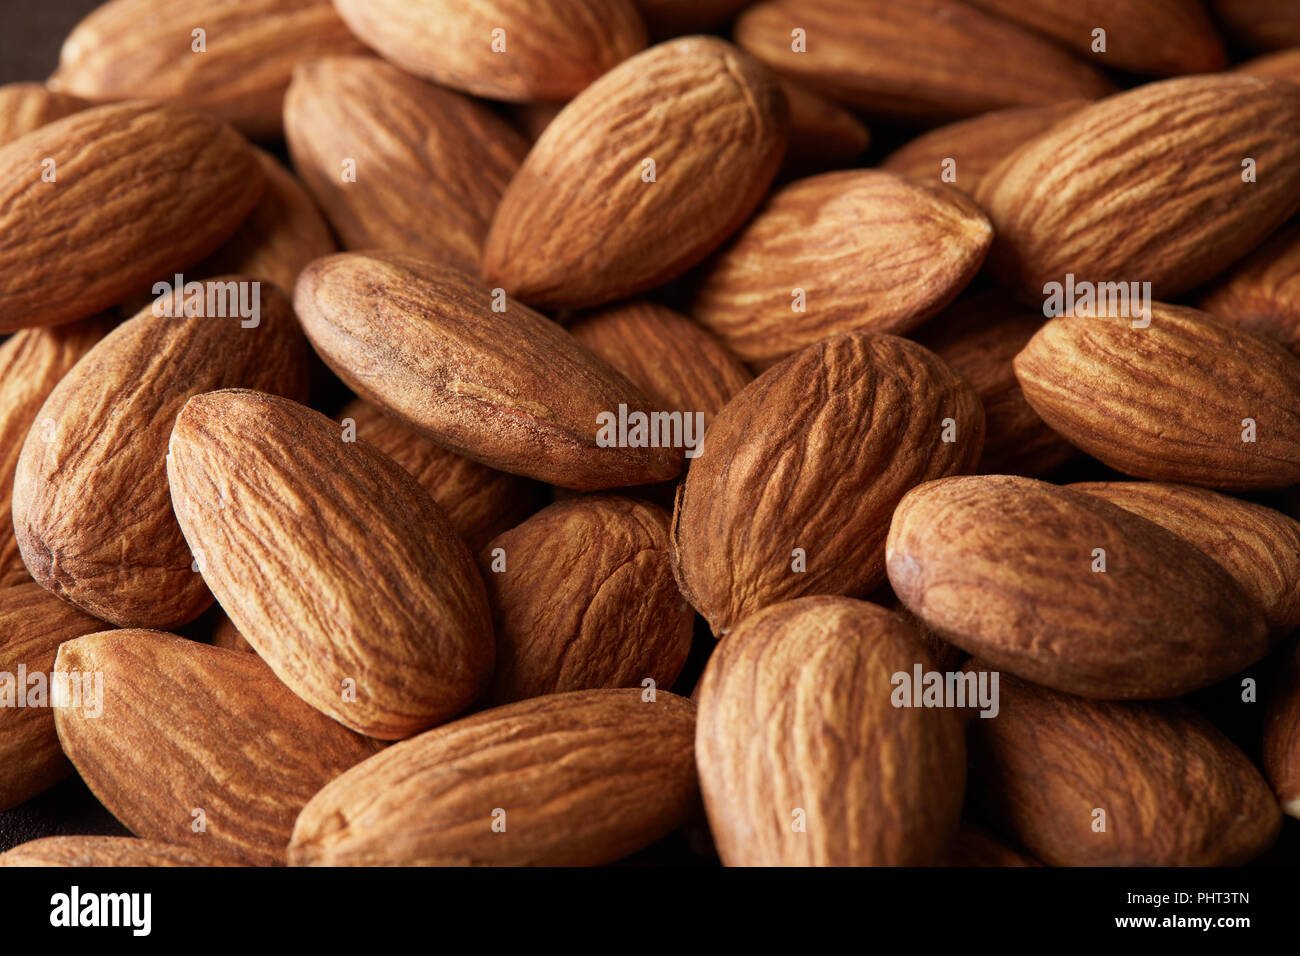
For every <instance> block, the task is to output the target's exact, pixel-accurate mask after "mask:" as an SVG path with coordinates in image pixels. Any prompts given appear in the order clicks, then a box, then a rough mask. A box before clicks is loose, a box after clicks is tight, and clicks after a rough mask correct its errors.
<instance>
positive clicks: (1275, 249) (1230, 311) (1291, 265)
mask: <svg viewBox="0 0 1300 956" xmlns="http://www.w3.org/2000/svg"><path fill="white" fill-rule="evenodd" d="M1197 305H1198V306H1199V307H1200V308H1202V309H1204V310H1205V311H1206V312H1209V313H1212V314H1213V315H1214V317H1215V318H1216V319H1219V320H1220V321H1223V322H1227V323H1230V324H1232V325H1236V326H1240V327H1241V328H1243V329H1246V330H1248V331H1250V332H1255V333H1256V334H1258V335H1262V336H1264V337H1266V338H1270V339H1273V340H1274V341H1277V342H1280V343H1282V344H1283V345H1285V346H1286V347H1287V348H1288V349H1290V350H1291V351H1292V352H1293V353H1296V354H1300V226H1289V227H1287V228H1286V229H1281V230H1279V231H1278V232H1277V233H1275V234H1274V235H1273V237H1272V238H1270V239H1269V240H1268V242H1266V243H1264V244H1263V245H1262V246H1260V247H1259V248H1258V249H1256V250H1255V251H1254V252H1252V253H1251V254H1250V255H1248V256H1247V257H1246V258H1245V259H1243V260H1241V262H1239V263H1238V264H1237V265H1236V266H1235V267H1233V268H1232V269H1231V270H1229V271H1228V272H1227V273H1226V274H1225V275H1224V276H1223V277H1222V279H1221V280H1220V281H1219V282H1218V283H1216V284H1215V285H1214V286H1213V287H1212V288H1211V289H1209V290H1208V291H1207V292H1206V293H1204V294H1203V295H1202V296H1201V298H1200V300H1199V302H1198V303H1197Z"/></svg>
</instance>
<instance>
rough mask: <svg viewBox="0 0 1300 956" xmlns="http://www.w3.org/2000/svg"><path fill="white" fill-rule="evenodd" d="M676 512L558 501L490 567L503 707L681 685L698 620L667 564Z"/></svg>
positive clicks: (495, 551)
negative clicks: (550, 697) (580, 693)
mask: <svg viewBox="0 0 1300 956" xmlns="http://www.w3.org/2000/svg"><path fill="white" fill-rule="evenodd" d="M668 523H669V518H668V515H667V514H666V513H665V512H664V511H663V510H662V509H660V508H658V507H656V506H655V505H652V504H649V503H647V502H644V501H634V500H632V499H631V498H621V497H616V496H613V495H592V496H586V497H582V498H577V499H573V500H570V501H557V502H556V503H555V504H553V505H551V506H549V507H547V508H543V509H542V510H541V511H539V512H538V513H537V514H535V515H533V517H531V518H529V519H528V520H527V521H525V522H524V523H523V524H521V525H519V527H517V528H514V529H513V530H511V531H507V532H506V533H505V534H502V535H499V536H497V537H496V538H494V539H493V540H492V542H491V543H490V544H488V545H487V546H486V547H485V548H484V549H483V552H482V554H481V556H480V559H479V565H480V567H481V568H482V571H483V580H484V581H485V582H486V583H487V590H488V602H489V603H490V604H491V606H492V622H493V630H494V632H495V634H496V641H497V665H496V672H495V674H494V675H493V678H492V684H491V686H490V688H489V689H488V693H487V697H486V700H487V701H488V702H489V703H492V704H504V703H508V702H510V701H515V700H525V699H527V698H529V697H541V696H542V695H544V694H556V693H562V692H564V691H571V690H588V689H595V688H600V687H641V686H643V685H644V682H645V681H646V680H650V681H653V686H656V687H662V688H664V689H665V690H666V689H668V688H670V687H672V685H673V682H674V681H675V680H676V679H677V675H678V674H680V673H681V670H682V666H683V665H684V664H685V663H686V656H687V654H689V653H690V650H691V630H692V625H693V624H694V622H695V613H694V611H692V610H691V606H690V605H689V604H687V603H686V601H685V600H684V599H683V598H682V596H681V593H680V592H679V591H678V590H677V583H676V581H674V580H673V572H672V568H671V567H670V566H669V563H668Z"/></svg>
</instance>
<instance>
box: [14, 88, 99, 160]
mask: <svg viewBox="0 0 1300 956" xmlns="http://www.w3.org/2000/svg"><path fill="white" fill-rule="evenodd" d="M89 105H90V104H89V103H87V102H86V101H85V100H83V99H80V98H78V97H76V96H68V95H67V94H66V93H55V92H54V91H53V90H51V89H48V88H46V87H45V86H43V85H41V84H40V83H6V84H5V85H4V86H0V146H3V145H4V144H6V143H10V142H12V141H13V140H16V139H18V138H19V137H20V136H26V135H27V134H28V133H30V132H32V131H33V130H36V129H40V128H41V127H42V126H44V125H45V124H46V123H52V122H54V121H55V120H57V119H63V117H65V116H71V115H72V114H73V113H79V112H81V111H82V110H84V109H85V108H86V107H87V106H89Z"/></svg>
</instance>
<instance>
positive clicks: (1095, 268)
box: [976, 74, 1300, 304]
mask: <svg viewBox="0 0 1300 956" xmlns="http://www.w3.org/2000/svg"><path fill="white" fill-rule="evenodd" d="M1247 158H1249V159H1253V160H1254V161H1255V163H1256V164H1257V169H1258V173H1257V181H1256V182H1244V181H1243V176H1245V175H1246V173H1247V170H1246V169H1245V168H1243V166H1242V162H1243V160H1245V159H1247ZM976 198H977V199H978V200H979V202H980V204H981V205H982V206H983V207H984V208H985V209H986V210H987V211H988V213H989V218H990V219H992V220H993V228H994V229H995V230H996V232H997V240H996V241H995V242H994V244H993V251H992V253H991V254H990V256H989V263H990V265H991V266H992V268H993V271H994V272H995V274H997V275H998V277H999V279H1001V280H1002V281H1003V282H1004V284H1006V285H1007V286H1008V287H1010V288H1012V289H1014V290H1016V291H1017V293H1018V294H1019V295H1020V296H1021V297H1022V298H1023V299H1024V301H1025V302H1026V303H1030V304H1037V303H1041V302H1042V301H1043V294H1044V288H1043V287H1044V285H1045V284H1046V283H1048V282H1064V281H1065V277H1066V274H1067V273H1072V274H1074V275H1075V277H1076V279H1077V280H1083V281H1088V282H1137V281H1141V282H1150V283H1151V294H1152V295H1153V296H1155V297H1156V298H1157V299H1160V298H1169V297H1172V296H1175V295H1179V294H1180V293H1182V292H1185V291H1187V290H1188V289H1191V288H1193V287H1195V286H1197V285H1200V284H1201V283H1202V282H1204V281H1206V280H1207V279H1210V278H1212V277H1213V276H1214V275H1216V274H1217V273H1219V272H1222V271H1223V270H1224V269H1225V268H1227V267H1228V266H1229V265H1231V264H1232V263H1233V262H1235V261H1236V260H1237V259H1239V258H1241V257H1242V256H1243V255H1244V254H1245V253H1247V252H1249V251H1250V250H1251V249H1252V248H1254V247H1255V246H1256V245H1257V244H1258V243H1259V242H1260V241H1262V240H1263V239H1264V238H1265V237H1266V236H1267V235H1268V234H1269V233H1271V232H1272V231H1273V230H1274V229H1276V228H1277V227H1278V226H1279V225H1281V224H1282V223H1283V222H1285V221H1286V219H1287V218H1288V217H1289V216H1290V215H1291V214H1292V213H1293V212H1294V211H1295V210H1296V209H1297V208H1300V88H1297V87H1295V86H1294V85H1292V84H1289V83H1284V82H1282V81H1280V80H1264V79H1259V78H1257V77H1251V76H1234V75H1231V74H1218V75H1214V76H1195V77H1186V78H1183V79H1176V80H1164V81H1162V82H1160V83H1151V84H1148V85H1146V86H1142V87H1138V88H1137V89H1135V90H1130V91H1128V92H1126V93H1120V94H1118V95H1117V96H1113V97H1111V98H1109V99H1107V100H1104V101H1103V102H1101V103H1094V104H1092V105H1090V106H1087V107H1084V108H1083V109H1081V110H1080V111H1079V112H1077V113H1075V114H1074V115H1073V116H1070V117H1068V118H1066V119H1064V120H1062V121H1061V122H1059V123H1057V124H1056V125H1055V126H1054V127H1052V129H1051V130H1049V131H1048V132H1047V133H1045V134H1044V135H1042V136H1040V137H1038V138H1037V139H1034V140H1031V141H1030V142H1028V143H1026V144H1025V145H1024V146H1022V147H1021V148H1020V149H1018V150H1017V151H1016V152H1014V153H1012V154H1011V155H1010V156H1008V157H1007V158H1006V159H1005V160H1003V162H1002V163H1000V164H999V165H998V167H997V168H996V169H994V170H993V171H991V172H990V173H989V174H988V175H987V176H985V177H984V179H983V180H982V181H981V183H980V187H979V190H978V192H977V194H976Z"/></svg>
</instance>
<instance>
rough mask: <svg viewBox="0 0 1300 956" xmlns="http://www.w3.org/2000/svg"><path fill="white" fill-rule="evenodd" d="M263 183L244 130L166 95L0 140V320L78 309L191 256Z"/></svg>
mask: <svg viewBox="0 0 1300 956" xmlns="http://www.w3.org/2000/svg"><path fill="white" fill-rule="evenodd" d="M47 159H52V160H54V167H53V171H54V173H53V174H54V177H55V181H54V182H45V181H43V178H42V177H43V172H46V171H48V170H49V169H50V167H49V166H48V164H46V165H44V166H43V165H42V164H43V163H44V161H45V160H47ZM263 186H264V182H263V177H262V171H261V169H260V168H259V166H258V162H257V156H256V154H255V153H254V152H253V149H252V147H251V146H249V145H248V143H247V142H246V141H245V140H244V139H243V137H241V136H240V135H239V134H238V133H236V132H235V131H234V130H232V129H230V128H229V127H226V126H223V125H221V124H219V123H217V122H215V121H214V120H212V119H209V118H208V117H206V116H203V115H202V114H199V113H195V112H192V111H190V110H186V109H182V108H180V107H176V106H150V105H147V104H142V103H122V104H118V105H114V106H100V107H95V108H93V109H88V110H85V111H84V112H81V113H76V114H74V115H72V116H69V117H66V118H64V119H61V120H56V121H55V122H53V123H49V124H47V125H45V126H42V127H41V128H40V129H37V130H36V131H34V132H32V133H28V134H27V135H26V136H23V137H21V138H19V139H16V140H14V141H13V142H12V143H10V144H8V145H7V146H4V147H0V235H3V236H4V237H5V241H4V243H3V244H0V332H12V331H14V330H15V329H21V328H27V327H31V326H43V325H60V324H62V323H64V322H71V321H73V320H75V319H84V318H87V317H88V316H91V315H94V314H95V313H96V312H99V311H101V310H102V309H105V308H108V307H109V306H111V305H115V304H116V303H117V302H119V301H120V300H122V299H124V298H126V297H127V296H128V295H130V294H131V293H133V292H136V291H139V289H141V288H143V287H144V286H146V285H147V284H148V283H150V282H152V281H153V280H154V279H155V278H157V277H158V276H160V275H170V274H171V273H172V272H174V271H176V270H178V269H181V268H183V267H185V266H189V265H191V264H193V263H195V262H197V261H198V260H200V259H202V258H203V257H204V256H205V255H207V254H208V253H210V252H212V251H213V250H214V249H216V248H217V246H219V245H220V244H221V243H222V242H223V241H224V240H225V239H226V238H228V237H229V236H230V235H231V234H232V233H233V232H234V231H235V229H236V228H238V226H239V224H240V223H241V222H243V221H244V219H245V217H246V216H247V215H248V213H249V212H250V211H251V210H252V209H253V207H254V206H255V205H256V204H257V201H258V199H259V198H261V195H262V189H263Z"/></svg>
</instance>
